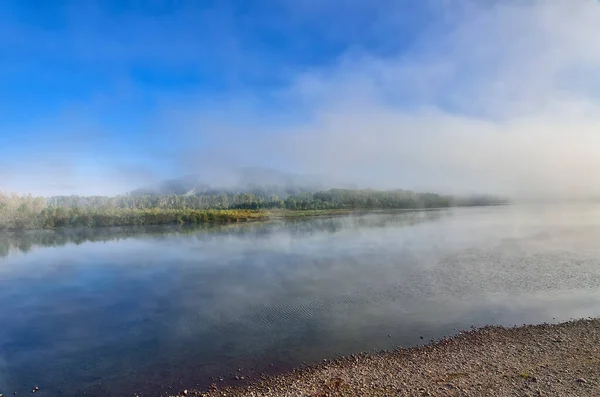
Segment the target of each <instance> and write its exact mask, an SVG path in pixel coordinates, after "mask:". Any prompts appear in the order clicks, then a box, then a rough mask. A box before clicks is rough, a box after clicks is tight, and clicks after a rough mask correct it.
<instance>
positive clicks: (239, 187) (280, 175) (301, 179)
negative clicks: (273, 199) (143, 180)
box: [129, 167, 356, 198]
mask: <svg viewBox="0 0 600 397" xmlns="http://www.w3.org/2000/svg"><path fill="white" fill-rule="evenodd" d="M332 187H345V188H356V186H353V185H351V184H347V183H335V182H334V181H332V180H329V179H328V178H325V177H321V176H317V175H298V174H291V173H285V172H280V171H275V170H271V169H267V168H261V167H245V168H240V169H238V170H235V171H233V172H232V175H231V178H229V183H228V184H224V185H217V184H209V183H207V182H205V181H204V180H203V179H202V177H200V176H199V175H187V176H183V177H180V178H173V179H168V180H164V181H161V182H159V183H157V184H155V185H151V186H146V187H142V188H138V189H135V190H133V191H131V192H130V193H129V194H130V195H132V196H142V195H156V196H165V195H173V194H175V195H193V194H221V193H241V192H244V193H255V194H257V193H260V194H261V195H277V196H279V197H281V198H285V197H287V196H290V195H294V194H299V193H304V192H314V191H319V190H325V189H329V188H332Z"/></svg>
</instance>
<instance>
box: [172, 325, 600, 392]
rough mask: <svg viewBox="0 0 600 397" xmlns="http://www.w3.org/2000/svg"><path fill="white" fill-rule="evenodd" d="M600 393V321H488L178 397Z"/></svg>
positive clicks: (213, 386) (215, 386)
mask: <svg viewBox="0 0 600 397" xmlns="http://www.w3.org/2000/svg"><path fill="white" fill-rule="evenodd" d="M184 395H187V396H203V397H217V396H231V397H237V396H264V397H269V396H312V397H324V396H480V395H489V396H557V395H560V396H598V395H600V318H595V319H581V320H572V321H568V322H565V323H560V324H539V325H524V326H520V327H512V328H507V327H501V326H486V327H483V328H478V329H473V330H470V331H461V332H459V333H458V334H457V335H454V336H451V337H448V338H444V339H442V340H439V341H435V342H433V343H431V344H427V345H420V346H416V347H411V348H401V347H399V348H397V349H395V350H392V351H381V352H378V353H373V354H367V353H361V354H357V355H350V356H345V357H340V358H337V359H333V360H329V361H328V360H324V362H322V363H320V364H316V365H310V366H305V367H301V368H297V369H294V370H292V371H289V372H286V373H282V374H279V375H274V376H263V377H260V378H258V379H254V380H251V381H249V382H248V383H247V384H245V385H241V386H230V385H226V386H224V387H222V388H221V387H219V386H218V385H216V384H214V385H212V387H211V388H210V389H209V390H204V391H202V390H196V391H192V390H190V391H187V393H185V394H184V392H183V390H181V391H180V392H179V394H177V395H175V396H184Z"/></svg>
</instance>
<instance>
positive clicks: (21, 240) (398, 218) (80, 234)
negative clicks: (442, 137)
mask: <svg viewBox="0 0 600 397" xmlns="http://www.w3.org/2000/svg"><path fill="white" fill-rule="evenodd" d="M381 214H384V215H385V216H380V215H374V214H368V215H362V216H347V217H322V218H313V219H293V220H287V221H271V222H256V223H245V224H244V223H243V224H230V225H211V224H208V225H193V226H186V225H183V226H173V225H169V226H130V227H109V228H65V229H56V230H26V231H0V257H5V256H8V254H9V253H10V252H14V251H18V252H24V253H27V252H29V251H31V250H32V249H33V248H37V247H60V246H64V245H67V244H75V245H79V244H83V243H86V242H109V241H120V240H125V239H129V238H149V237H152V238H155V239H163V240H164V239H167V238H169V237H172V236H179V235H197V236H198V237H199V238H205V237H206V235H207V234H209V233H211V234H214V235H216V237H217V238H218V237H220V236H241V235H244V234H251V235H263V236H264V235H269V234H275V233H279V232H281V231H282V230H285V233H287V234H290V235H292V236H303V235H306V234H311V233H315V232H318V233H325V232H326V233H337V232H340V231H341V230H343V229H349V228H357V227H361V228H382V227H386V226H392V225H393V226H411V225H415V224H417V223H421V222H428V221H434V220H436V219H439V218H440V217H442V216H449V214H450V213H449V212H448V211H444V210H431V211H402V212H382V213H381Z"/></svg>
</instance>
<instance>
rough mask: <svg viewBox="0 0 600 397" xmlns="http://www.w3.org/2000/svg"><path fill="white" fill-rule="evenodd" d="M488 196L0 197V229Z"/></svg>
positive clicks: (208, 218) (483, 201) (452, 202)
mask: <svg viewBox="0 0 600 397" xmlns="http://www.w3.org/2000/svg"><path fill="white" fill-rule="evenodd" d="M503 203H505V201H504V200H502V199H498V198H494V197H491V196H479V197H474V198H466V199H460V198H455V197H451V196H444V195H438V194H433V193H416V192H412V191H406V190H395V191H377V190H351V189H330V190H326V191H318V192H312V193H300V194H294V195H289V196H287V197H285V198H280V197H279V196H277V195H273V194H267V193H265V194H262V193H260V192H258V193H256V192H254V193H246V192H243V193H220V194H204V193H197V194H193V195H167V196H157V195H140V196H138V195H121V196H114V197H106V196H74V195H72V196H54V197H48V198H44V197H34V196H32V195H18V194H14V193H13V194H5V193H1V192H0V229H31V228H55V227H92V226H123V225H155V224H169V223H208V222H221V223H223V222H239V221H247V220H251V219H259V218H263V217H266V216H268V213H267V212H266V210H333V209H347V210H358V209H421V208H423V209H425V208H445V207H450V206H468V205H492V204H503Z"/></svg>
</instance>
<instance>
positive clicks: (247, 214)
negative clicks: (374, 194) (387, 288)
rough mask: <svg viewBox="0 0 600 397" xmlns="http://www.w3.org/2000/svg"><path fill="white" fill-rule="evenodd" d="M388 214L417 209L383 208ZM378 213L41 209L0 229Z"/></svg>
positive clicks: (207, 221) (186, 223)
mask: <svg viewBox="0 0 600 397" xmlns="http://www.w3.org/2000/svg"><path fill="white" fill-rule="evenodd" d="M385 211H386V212H388V213H392V212H399V211H418V209H417V210H385ZM373 212H382V210H376V209H372V210H368V209H364V210H357V209H354V210H349V209H325V210H239V209H234V210H232V209H228V210H221V209H207V210H196V209H158V208H152V209H110V210H102V211H99V210H93V209H87V210H86V209H83V210H82V209H64V208H50V209H44V210H42V211H41V212H40V214H38V215H35V216H23V217H13V218H11V220H10V221H7V222H5V223H3V224H0V230H2V229H8V230H25V229H54V228H63V227H73V228H80V227H114V226H144V225H173V224H180V225H195V224H210V223H215V224H220V223H236V222H249V221H261V220H263V221H264V220H276V219H300V218H309V217H328V216H343V215H353V214H355V215H359V214H365V213H373Z"/></svg>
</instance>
